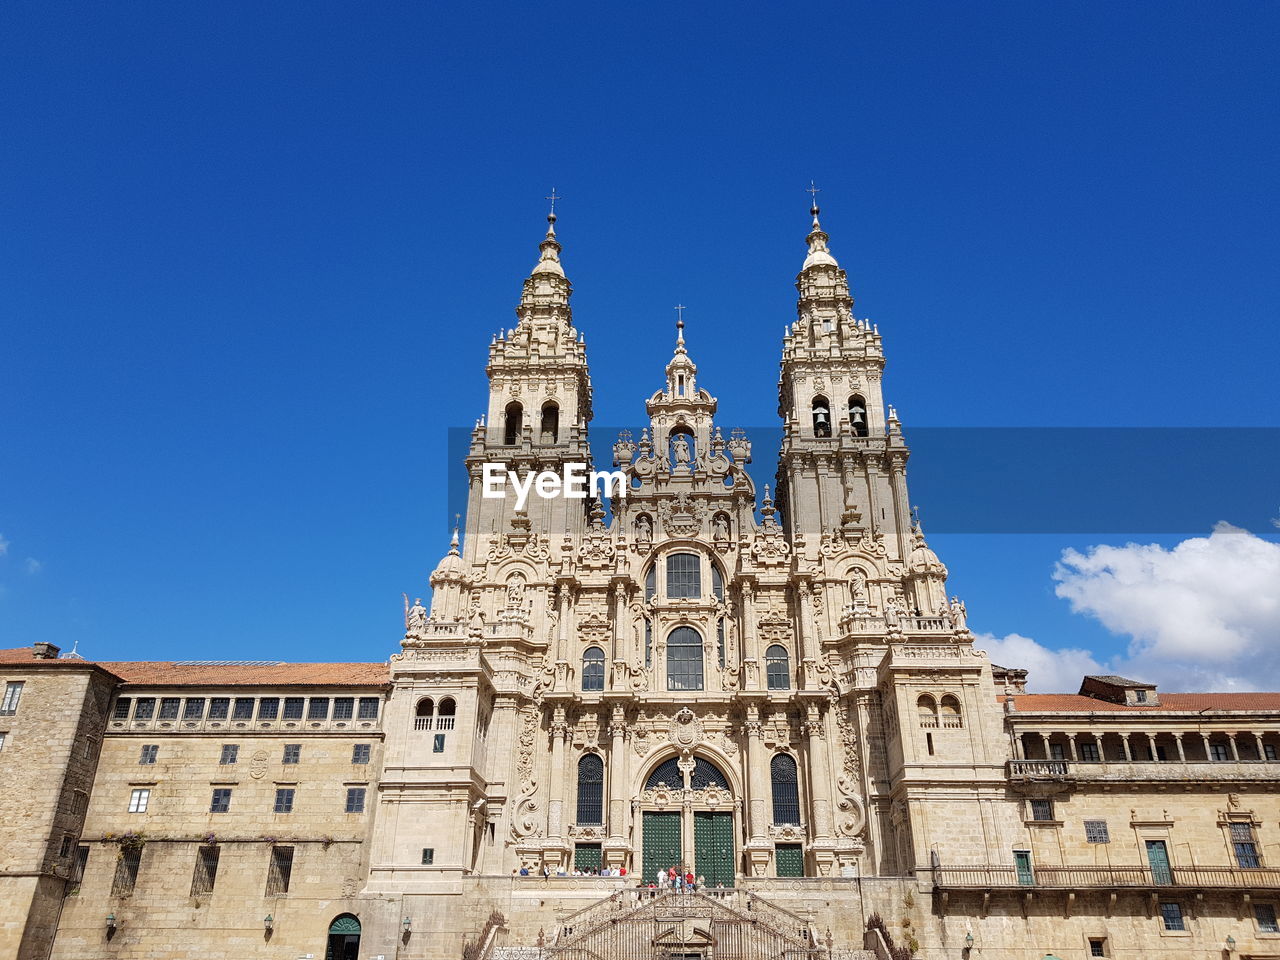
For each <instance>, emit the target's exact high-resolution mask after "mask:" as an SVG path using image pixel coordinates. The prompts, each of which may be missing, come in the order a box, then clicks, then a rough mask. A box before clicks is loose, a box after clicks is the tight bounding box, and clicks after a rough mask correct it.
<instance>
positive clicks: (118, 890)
mask: <svg viewBox="0 0 1280 960" xmlns="http://www.w3.org/2000/svg"><path fill="white" fill-rule="evenodd" d="M141 863H142V848H141V847H122V848H121V850H120V858H119V859H118V860H116V875H115V878H114V879H113V880H112V881H111V895H112V896H113V897H127V896H129V895H130V894H132V893H133V888H134V887H135V886H137V884H138V866H139V865H140V864H141Z"/></svg>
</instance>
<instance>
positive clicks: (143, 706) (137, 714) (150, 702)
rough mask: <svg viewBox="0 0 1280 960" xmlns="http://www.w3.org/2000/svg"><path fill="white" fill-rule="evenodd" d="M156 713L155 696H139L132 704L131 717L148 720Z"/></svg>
mask: <svg viewBox="0 0 1280 960" xmlns="http://www.w3.org/2000/svg"><path fill="white" fill-rule="evenodd" d="M155 715H156V698H155V697H139V698H138V702H137V703H135V704H134V706H133V719H135V720H150V719H151V718H152V717H154V716H155Z"/></svg>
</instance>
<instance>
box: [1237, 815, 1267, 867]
mask: <svg viewBox="0 0 1280 960" xmlns="http://www.w3.org/2000/svg"><path fill="white" fill-rule="evenodd" d="M1231 845H1232V847H1234V848H1235V854H1236V863H1237V864H1238V865H1239V866H1241V867H1243V868H1245V869H1255V868H1257V867H1261V866H1262V858H1261V857H1260V856H1259V854H1258V844H1257V843H1256V842H1255V841H1254V837H1253V826H1252V825H1251V824H1248V823H1233V824H1231Z"/></svg>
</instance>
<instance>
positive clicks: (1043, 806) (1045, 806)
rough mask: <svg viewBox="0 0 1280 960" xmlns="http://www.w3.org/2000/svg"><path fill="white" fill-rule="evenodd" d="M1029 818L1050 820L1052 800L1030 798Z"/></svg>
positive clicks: (1051, 817)
mask: <svg viewBox="0 0 1280 960" xmlns="http://www.w3.org/2000/svg"><path fill="white" fill-rule="evenodd" d="M1031 819H1032V820H1052V819H1053V801H1052V800H1032V801H1031Z"/></svg>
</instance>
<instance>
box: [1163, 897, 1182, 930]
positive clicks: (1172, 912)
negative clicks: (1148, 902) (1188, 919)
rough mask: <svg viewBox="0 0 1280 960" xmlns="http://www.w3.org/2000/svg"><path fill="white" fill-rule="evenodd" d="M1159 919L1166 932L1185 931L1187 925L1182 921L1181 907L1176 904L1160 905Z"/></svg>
mask: <svg viewBox="0 0 1280 960" xmlns="http://www.w3.org/2000/svg"><path fill="white" fill-rule="evenodd" d="M1160 919H1161V920H1163V921H1164V928H1165V929H1166V930H1185V929H1187V925H1186V924H1185V923H1183V921H1182V907H1181V906H1179V905H1178V904H1176V903H1162V904H1160Z"/></svg>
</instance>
